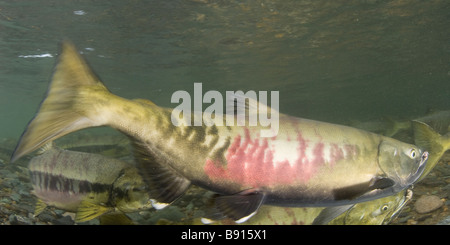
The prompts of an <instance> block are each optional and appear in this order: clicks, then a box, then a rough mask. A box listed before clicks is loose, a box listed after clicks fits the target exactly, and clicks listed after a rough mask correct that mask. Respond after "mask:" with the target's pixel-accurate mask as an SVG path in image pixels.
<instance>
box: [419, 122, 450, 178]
mask: <svg viewBox="0 0 450 245" xmlns="http://www.w3.org/2000/svg"><path fill="white" fill-rule="evenodd" d="M412 126H413V129H414V141H415V144H416V145H417V146H419V147H421V148H423V149H424V150H427V151H428V152H429V157H428V161H427V165H426V167H425V170H424V171H423V174H422V176H421V177H420V179H423V178H424V177H425V176H426V175H427V174H428V173H429V172H430V171H431V170H432V169H433V168H434V166H436V164H437V163H438V161H439V159H440V158H441V157H442V155H443V154H444V153H445V151H447V150H448V149H450V135H449V134H447V135H444V136H441V135H440V134H439V133H437V132H436V131H435V130H434V129H432V128H431V127H430V126H428V125H427V124H425V123H423V122H420V121H412Z"/></svg>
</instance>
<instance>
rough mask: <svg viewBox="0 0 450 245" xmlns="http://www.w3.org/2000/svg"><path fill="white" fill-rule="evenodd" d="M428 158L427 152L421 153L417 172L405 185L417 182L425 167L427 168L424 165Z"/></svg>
mask: <svg viewBox="0 0 450 245" xmlns="http://www.w3.org/2000/svg"><path fill="white" fill-rule="evenodd" d="M428 156H429V153H428V151H424V152H423V153H422V156H421V157H420V162H419V167H418V168H417V171H416V172H415V173H414V174H412V175H411V177H410V178H409V179H408V182H407V183H408V184H409V186H411V185H413V184H414V183H415V182H416V181H417V180H419V178H420V176H422V173H423V172H424V170H425V166H427V164H426V163H427V161H428ZM407 187H408V186H407Z"/></svg>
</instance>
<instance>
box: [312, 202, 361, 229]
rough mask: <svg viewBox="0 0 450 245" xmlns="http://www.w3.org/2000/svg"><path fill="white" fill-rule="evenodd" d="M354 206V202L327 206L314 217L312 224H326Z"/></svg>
mask: <svg viewBox="0 0 450 245" xmlns="http://www.w3.org/2000/svg"><path fill="white" fill-rule="evenodd" d="M353 206H354V204H350V205H343V206H337V207H329V208H325V209H323V210H322V211H321V212H320V214H319V215H318V216H317V217H316V218H315V219H314V221H313V223H312V224H313V225H326V224H328V223H329V222H330V221H332V220H334V219H335V218H337V217H339V216H340V215H341V214H343V213H345V212H347V211H348V210H349V209H350V208H352V207H353Z"/></svg>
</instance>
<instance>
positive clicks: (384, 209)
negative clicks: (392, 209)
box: [381, 204, 389, 211]
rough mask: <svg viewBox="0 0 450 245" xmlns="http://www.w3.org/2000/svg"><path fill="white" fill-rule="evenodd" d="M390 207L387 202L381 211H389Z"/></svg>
mask: <svg viewBox="0 0 450 245" xmlns="http://www.w3.org/2000/svg"><path fill="white" fill-rule="evenodd" d="M388 208H389V206H388V205H387V204H385V205H383V207H381V211H387V210H388Z"/></svg>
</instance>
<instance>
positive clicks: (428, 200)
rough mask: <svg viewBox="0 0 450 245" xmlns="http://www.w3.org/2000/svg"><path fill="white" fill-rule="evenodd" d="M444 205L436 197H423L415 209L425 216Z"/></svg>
mask: <svg viewBox="0 0 450 245" xmlns="http://www.w3.org/2000/svg"><path fill="white" fill-rule="evenodd" d="M443 205H444V202H443V201H442V200H441V199H440V198H439V197H438V196H435V195H423V196H421V197H420V198H419V199H417V201H416V203H415V204H414V208H415V210H416V212H417V213H419V214H424V213H429V212H432V211H434V210H436V209H438V208H440V207H442V206H443Z"/></svg>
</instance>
